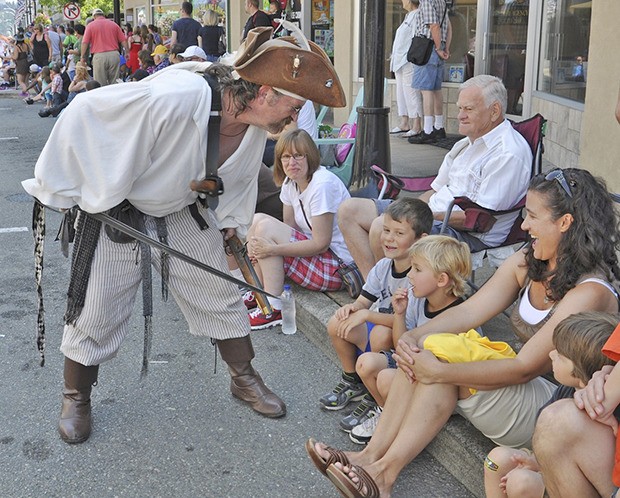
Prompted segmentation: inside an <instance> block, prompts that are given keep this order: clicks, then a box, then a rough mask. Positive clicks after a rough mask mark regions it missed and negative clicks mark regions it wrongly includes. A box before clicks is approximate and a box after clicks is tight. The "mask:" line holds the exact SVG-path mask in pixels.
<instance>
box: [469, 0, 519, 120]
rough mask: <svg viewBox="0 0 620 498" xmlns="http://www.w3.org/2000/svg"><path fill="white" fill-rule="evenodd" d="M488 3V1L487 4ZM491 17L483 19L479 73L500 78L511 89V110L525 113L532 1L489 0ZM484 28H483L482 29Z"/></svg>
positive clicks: (488, 6)
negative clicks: (526, 60)
mask: <svg viewBox="0 0 620 498" xmlns="http://www.w3.org/2000/svg"><path fill="white" fill-rule="evenodd" d="M487 2H488V3H487ZM487 2H483V3H487V5H486V7H485V9H484V10H479V12H488V13H489V16H488V18H487V19H480V18H481V17H483V16H479V22H481V23H482V26H479V30H480V32H482V33H483V37H482V40H481V41H480V43H481V44H482V46H481V47H480V50H478V53H481V54H482V60H481V61H480V65H479V66H478V64H477V69H476V74H492V75H494V76H497V77H498V78H500V79H501V80H502V81H503V82H504V85H505V86H506V89H507V90H508V109H507V113H508V114H511V115H514V116H522V115H523V109H524V101H523V89H524V83H525V80H526V78H525V68H526V64H525V56H526V51H527V40H528V36H527V34H528V21H529V15H530V2H529V0H487ZM480 28H482V29H480Z"/></svg>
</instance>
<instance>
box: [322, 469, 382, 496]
mask: <svg viewBox="0 0 620 498" xmlns="http://www.w3.org/2000/svg"><path fill="white" fill-rule="evenodd" d="M348 467H349V471H352V472H354V473H355V474H356V475H357V478H358V481H357V482H354V481H353V480H351V478H350V477H349V473H348V472H344V471H343V470H340V469H339V468H338V467H336V466H335V465H330V466H329V467H328V468H327V477H328V478H329V480H330V481H331V482H332V484H333V485H334V486H336V489H338V491H340V494H342V496H344V497H345V498H380V496H381V495H380V493H379V487H378V486H377V483H376V482H375V480H374V479H373V478H372V477H370V474H368V472H366V471H365V470H364V469H363V468H362V467H358V466H356V465H350V466H348ZM364 487H366V492H365V493H364Z"/></svg>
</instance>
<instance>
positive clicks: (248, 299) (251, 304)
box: [243, 290, 258, 310]
mask: <svg viewBox="0 0 620 498" xmlns="http://www.w3.org/2000/svg"><path fill="white" fill-rule="evenodd" d="M243 304H245V307H246V308H247V309H249V310H253V309H254V308H256V307H257V306H258V303H257V302H256V296H255V295H254V293H253V292H252V291H251V290H249V291H247V292H246V293H245V294H244V295H243Z"/></svg>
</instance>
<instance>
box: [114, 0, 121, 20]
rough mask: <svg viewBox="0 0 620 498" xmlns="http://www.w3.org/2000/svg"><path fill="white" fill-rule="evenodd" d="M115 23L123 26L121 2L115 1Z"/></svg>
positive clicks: (119, 0)
mask: <svg viewBox="0 0 620 498" xmlns="http://www.w3.org/2000/svg"><path fill="white" fill-rule="evenodd" d="M114 22H115V23H116V24H118V25H119V26H120V25H121V0H114Z"/></svg>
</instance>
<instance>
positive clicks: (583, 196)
mask: <svg viewBox="0 0 620 498" xmlns="http://www.w3.org/2000/svg"><path fill="white" fill-rule="evenodd" d="M563 173H564V177H565V178H566V181H567V183H568V185H569V186H570V190H571V193H572V194H573V196H572V197H570V196H569V195H568V193H567V192H565V191H564V189H563V187H562V185H560V183H559V182H558V181H556V180H546V179H545V174H544V173H543V174H540V175H536V176H535V177H534V178H532V180H531V181H530V185H529V188H528V192H537V193H538V194H540V195H542V196H543V197H544V200H545V203H546V206H547V209H549V210H550V211H551V216H552V219H553V220H554V221H555V220H558V219H559V218H560V217H562V216H564V215H565V214H567V213H568V214H571V215H572V216H573V223H572V224H571V226H570V227H569V229H568V230H567V231H566V232H564V233H563V234H562V238H561V239H560V242H559V244H558V248H557V255H556V260H557V261H556V263H557V265H556V268H555V269H554V270H549V268H548V262H547V261H540V260H537V259H535V258H534V253H533V251H531V250H527V252H526V255H525V261H526V265H527V275H528V277H530V278H531V279H532V280H534V281H535V282H544V283H545V287H546V288H547V294H548V296H549V297H551V298H552V299H553V300H554V301H559V300H560V299H562V298H563V297H564V296H565V295H566V293H567V292H568V291H569V290H571V289H572V288H573V287H575V285H576V284H577V282H578V281H579V279H581V278H583V277H584V276H585V275H588V274H590V273H602V274H603V275H604V276H605V277H606V278H607V279H608V280H609V281H610V282H614V280H615V281H620V268H619V267H618V257H617V255H616V251H617V250H618V249H620V223H619V222H618V218H617V216H616V213H615V210H614V206H613V200H612V198H611V196H610V195H609V192H608V191H607V186H606V184H605V182H604V180H602V179H601V178H595V177H594V176H592V174H591V173H590V172H589V171H586V170H583V169H577V168H567V169H565V170H563Z"/></svg>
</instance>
